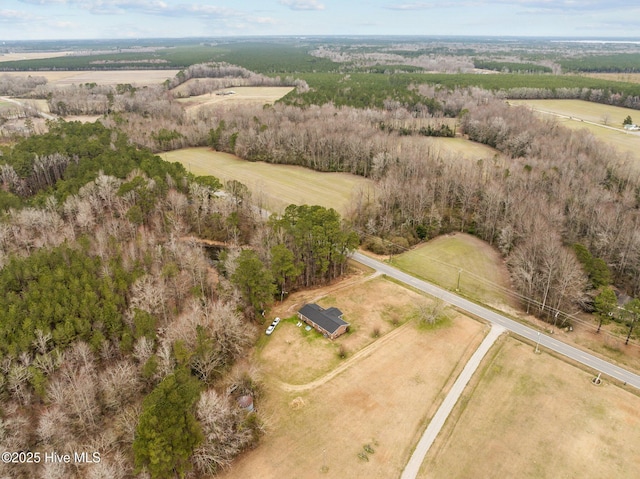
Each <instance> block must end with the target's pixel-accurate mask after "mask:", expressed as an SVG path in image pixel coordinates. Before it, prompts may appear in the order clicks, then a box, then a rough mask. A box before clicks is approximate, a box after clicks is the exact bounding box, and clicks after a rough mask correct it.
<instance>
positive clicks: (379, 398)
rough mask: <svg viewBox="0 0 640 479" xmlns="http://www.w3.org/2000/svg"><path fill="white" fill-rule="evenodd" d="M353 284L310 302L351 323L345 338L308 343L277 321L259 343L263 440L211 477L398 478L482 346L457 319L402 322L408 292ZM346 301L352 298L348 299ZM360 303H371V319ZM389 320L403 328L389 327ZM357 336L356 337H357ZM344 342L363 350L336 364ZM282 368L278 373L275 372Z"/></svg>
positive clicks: (409, 302)
mask: <svg viewBox="0 0 640 479" xmlns="http://www.w3.org/2000/svg"><path fill="white" fill-rule="evenodd" d="M361 286H362V289H359V288H358V286H356V285H353V284H351V285H350V286H349V287H347V288H345V289H344V290H343V291H340V290H339V289H338V290H335V289H334V290H332V291H331V292H330V296H329V297H326V298H324V299H321V300H320V303H321V304H325V305H329V304H336V305H338V306H339V307H340V308H341V309H342V308H344V310H345V311H347V312H348V313H345V319H347V320H348V321H351V322H353V323H354V325H356V332H355V333H351V335H346V336H342V337H340V338H338V339H337V340H336V341H335V342H331V341H329V340H327V339H324V338H322V337H321V336H320V335H318V334H317V333H315V332H314V331H311V333H313V334H314V335H315V337H314V338H312V339H309V337H308V333H307V332H306V331H305V330H304V327H300V328H298V327H296V324H295V321H294V322H288V321H285V322H284V323H282V324H280V325H279V326H278V328H276V330H275V332H274V334H273V335H272V336H270V337H269V338H266V337H265V339H264V340H261V343H262V344H261V345H259V347H258V348H257V352H256V354H257V355H258V356H259V361H260V363H262V364H263V366H262V367H263V368H264V371H265V372H264V384H265V393H264V397H263V398H261V400H260V404H258V405H257V406H258V407H259V408H260V411H261V415H262V416H263V417H265V418H267V419H266V422H267V425H268V428H267V433H266V435H265V436H264V437H263V438H262V439H261V441H260V444H259V445H258V447H256V448H255V449H254V450H251V451H248V452H246V453H244V454H243V455H242V456H240V457H239V458H238V459H237V460H236V461H235V462H234V464H233V465H232V467H231V468H230V469H229V470H227V471H225V472H223V473H222V474H220V476H219V477H221V478H224V479H232V478H245V477H258V476H259V477H264V478H281V477H282V478H284V477H286V478H305V479H314V478H326V477H348V478H367V479H378V478H379V479H387V478H389V477H398V476H399V475H400V473H401V471H402V469H403V468H404V466H405V464H406V462H407V461H408V459H409V456H410V454H411V451H412V449H413V447H414V446H415V443H416V442H417V440H418V439H419V437H420V435H421V434H422V432H423V430H424V428H425V425H426V422H427V421H428V420H429V418H431V416H432V415H433V414H434V413H435V411H436V410H437V408H438V406H439V404H440V401H441V399H442V397H443V395H444V394H445V393H446V390H448V388H449V387H450V386H451V384H453V381H455V378H456V377H457V375H458V374H459V372H460V371H461V369H462V368H463V367H464V365H465V363H466V361H467V360H468V358H469V357H470V356H471V355H472V354H473V352H474V351H475V349H476V348H477V346H478V344H480V342H481V341H482V339H483V337H484V335H485V332H486V327H485V326H483V325H482V324H480V323H478V322H476V321H473V320H471V319H469V318H467V317H464V316H461V315H455V317H453V318H452V319H450V320H449V321H447V322H446V323H445V324H444V325H443V327H436V328H431V329H428V328H424V327H418V325H417V322H416V321H415V320H413V321H410V322H408V323H406V320H407V319H408V317H406V316H405V314H406V312H407V311H410V310H411V309H412V308H413V304H414V298H413V296H416V297H417V296H419V295H417V293H413V292H411V291H406V290H403V288H402V287H400V286H398V285H396V284H394V283H391V282H389V281H386V280H383V279H381V278H377V279H373V280H372V281H371V284H367V283H364V284H362V285H361ZM382 294H384V295H385V298H384V299H383V298H381V297H380V296H381V295H382ZM351 295H355V296H354V297H353V298H351V299H350V298H349V297H350V296H351ZM301 299H302V298H298V301H300V300H301ZM309 299H311V298H309ZM385 299H386V300H388V302H389V304H390V306H391V308H392V310H390V311H389V312H385V308H384V303H385ZM423 299H426V298H423ZM304 301H306V299H304ZM286 303H287V302H285V305H286ZM357 303H359V304H357ZM297 304H298V303H296V306H297ZM368 304H371V305H373V307H372V308H371V314H369V308H367V307H366V306H365V305H368ZM285 305H283V308H284V307H285ZM393 314H397V315H399V316H400V320H401V321H402V322H405V324H404V325H402V326H398V327H394V326H390V325H389V324H388V322H389V320H390V319H389V318H390V317H391V316H392V315H393ZM452 316H453V315H452ZM376 324H381V325H382V328H383V330H382V331H383V332H382V333H381V334H382V335H381V336H380V338H379V339H375V340H373V339H369V338H366V341H363V338H364V335H367V334H368V333H369V332H370V331H372V329H373V327H374V325H376ZM360 332H361V333H363V336H362V337H361V338H358V336H357V335H358V334H359V333H360ZM350 336H351V337H350ZM352 339H354V340H355V342H354V345H353V346H352V347H359V346H362V345H364V344H365V343H366V342H369V343H370V344H369V345H368V346H367V347H366V348H364V349H362V350H360V352H359V353H354V352H350V353H349V354H348V355H347V357H346V359H342V360H339V359H337V356H336V348H337V345H339V344H341V342H342V341H343V340H344V341H345V344H349V341H350V340H352ZM323 350H326V352H322V353H321V351H323ZM360 353H366V354H360ZM313 363H321V364H319V365H317V366H314V369H315V371H313V372H312V373H311V374H309V373H308V371H306V370H307V368H308V366H309V365H310V364H311V365H313ZM343 364H346V367H345V368H344V369H343V370H340V372H339V374H337V375H335V376H333V375H331V376H330V377H329V378H328V380H327V381H323V380H322V379H323V376H321V377H320V380H315V381H314V383H313V384H311V387H310V388H304V387H302V388H297V389H296V388H295V387H294V388H292V387H289V386H287V385H286V384H282V379H281V378H283V377H286V378H291V380H306V379H307V378H312V377H317V376H318V374H325V371H327V370H329V369H332V368H335V367H340V365H343ZM283 365H285V366H286V370H284V371H281V370H279V368H280V367H281V366H283ZM327 366H328V367H327ZM296 368H299V369H300V371H299V372H297V371H295V369H296ZM329 374H331V373H329Z"/></svg>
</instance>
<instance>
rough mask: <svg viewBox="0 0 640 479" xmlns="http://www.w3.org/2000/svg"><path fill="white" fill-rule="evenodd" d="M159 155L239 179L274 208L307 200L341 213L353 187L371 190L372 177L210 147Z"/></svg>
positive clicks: (192, 169)
mask: <svg viewBox="0 0 640 479" xmlns="http://www.w3.org/2000/svg"><path fill="white" fill-rule="evenodd" d="M160 156H161V157H162V158H163V159H164V160H167V161H172V162H173V161H178V162H180V163H182V164H183V165H184V166H185V167H186V168H187V170H189V171H190V172H192V173H194V174H196V175H213V176H216V177H217V178H219V179H221V180H223V181H229V180H237V181H240V182H241V183H243V184H245V185H246V186H247V187H249V189H250V190H251V193H252V195H253V197H254V200H255V201H257V202H258V203H259V204H261V206H262V207H263V208H265V209H267V210H269V211H274V212H280V211H282V210H283V209H284V208H286V207H287V206H288V205H290V204H297V205H302V204H308V205H320V206H325V207H327V208H334V209H335V210H336V211H338V212H339V213H341V214H344V213H345V212H346V211H347V210H348V206H349V203H350V200H351V198H352V195H353V193H354V192H355V191H357V190H358V189H360V188H365V189H371V190H373V182H372V181H371V180H367V179H366V178H362V177H359V176H355V175H351V174H348V173H321V172H318V171H313V170H310V169H308V168H303V167H301V166H292V165H274V164H269V163H264V162H249V161H245V160H242V159H240V158H238V157H237V156H234V155H231V154H228V153H220V152H217V151H213V150H211V149H210V148H185V149H182V150H175V151H171V152H168V153H163V154H161V155H160Z"/></svg>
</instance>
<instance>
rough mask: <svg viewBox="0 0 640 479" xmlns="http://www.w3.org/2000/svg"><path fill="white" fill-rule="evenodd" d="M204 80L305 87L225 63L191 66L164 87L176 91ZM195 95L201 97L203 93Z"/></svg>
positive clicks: (300, 82) (169, 80)
mask: <svg viewBox="0 0 640 479" xmlns="http://www.w3.org/2000/svg"><path fill="white" fill-rule="evenodd" d="M204 78H207V79H217V80H221V79H225V80H227V81H231V82H233V81H238V80H239V79H242V80H243V85H253V86H283V85H284V86H298V85H300V86H301V87H303V86H304V82H303V81H302V80H294V78H293V77H287V78H285V79H284V80H283V79H281V78H280V77H269V76H266V75H262V74H259V73H254V72H252V71H251V70H247V69H246V68H243V67H239V66H236V65H231V64H228V63H224V62H222V63H200V64H196V65H191V66H189V68H186V69H185V70H180V71H179V72H178V73H177V74H176V76H175V77H174V78H173V79H168V80H167V81H166V82H165V83H164V85H165V87H166V88H168V89H174V88H176V87H177V86H179V85H182V84H183V83H185V82H187V81H189V80H192V79H204ZM212 84H215V83H212ZM228 86H231V85H228ZM210 91H213V90H210ZM203 93H209V91H205V92H203ZM194 94H195V95H201V94H202V93H194ZM187 96H190V95H187Z"/></svg>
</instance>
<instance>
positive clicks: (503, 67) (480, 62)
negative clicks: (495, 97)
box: [473, 59, 553, 73]
mask: <svg viewBox="0 0 640 479" xmlns="http://www.w3.org/2000/svg"><path fill="white" fill-rule="evenodd" d="M473 66H474V67H475V68H479V69H481V70H492V71H496V72H503V73H553V70H552V68H551V67H548V66H545V65H538V64H537V63H517V62H504V61H495V60H486V59H474V60H473Z"/></svg>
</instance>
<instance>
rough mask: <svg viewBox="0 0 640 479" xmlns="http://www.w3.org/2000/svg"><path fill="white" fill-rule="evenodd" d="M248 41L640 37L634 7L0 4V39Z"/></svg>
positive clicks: (260, 0)
mask: <svg viewBox="0 0 640 479" xmlns="http://www.w3.org/2000/svg"><path fill="white" fill-rule="evenodd" d="M251 35H261V36H262V35H272V36H279V35H297V36H299V35H453V36H459V35H486V36H560V37H588V38H593V37H638V36H640V2H639V1H638V0H460V1H450V0H438V1H434V0H417V1H415V0H0V40H45V39H49V40H57V39H105V38H154V37H155V38H158V37H163V38H165V37H220V36H223V37H224V36H251Z"/></svg>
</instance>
